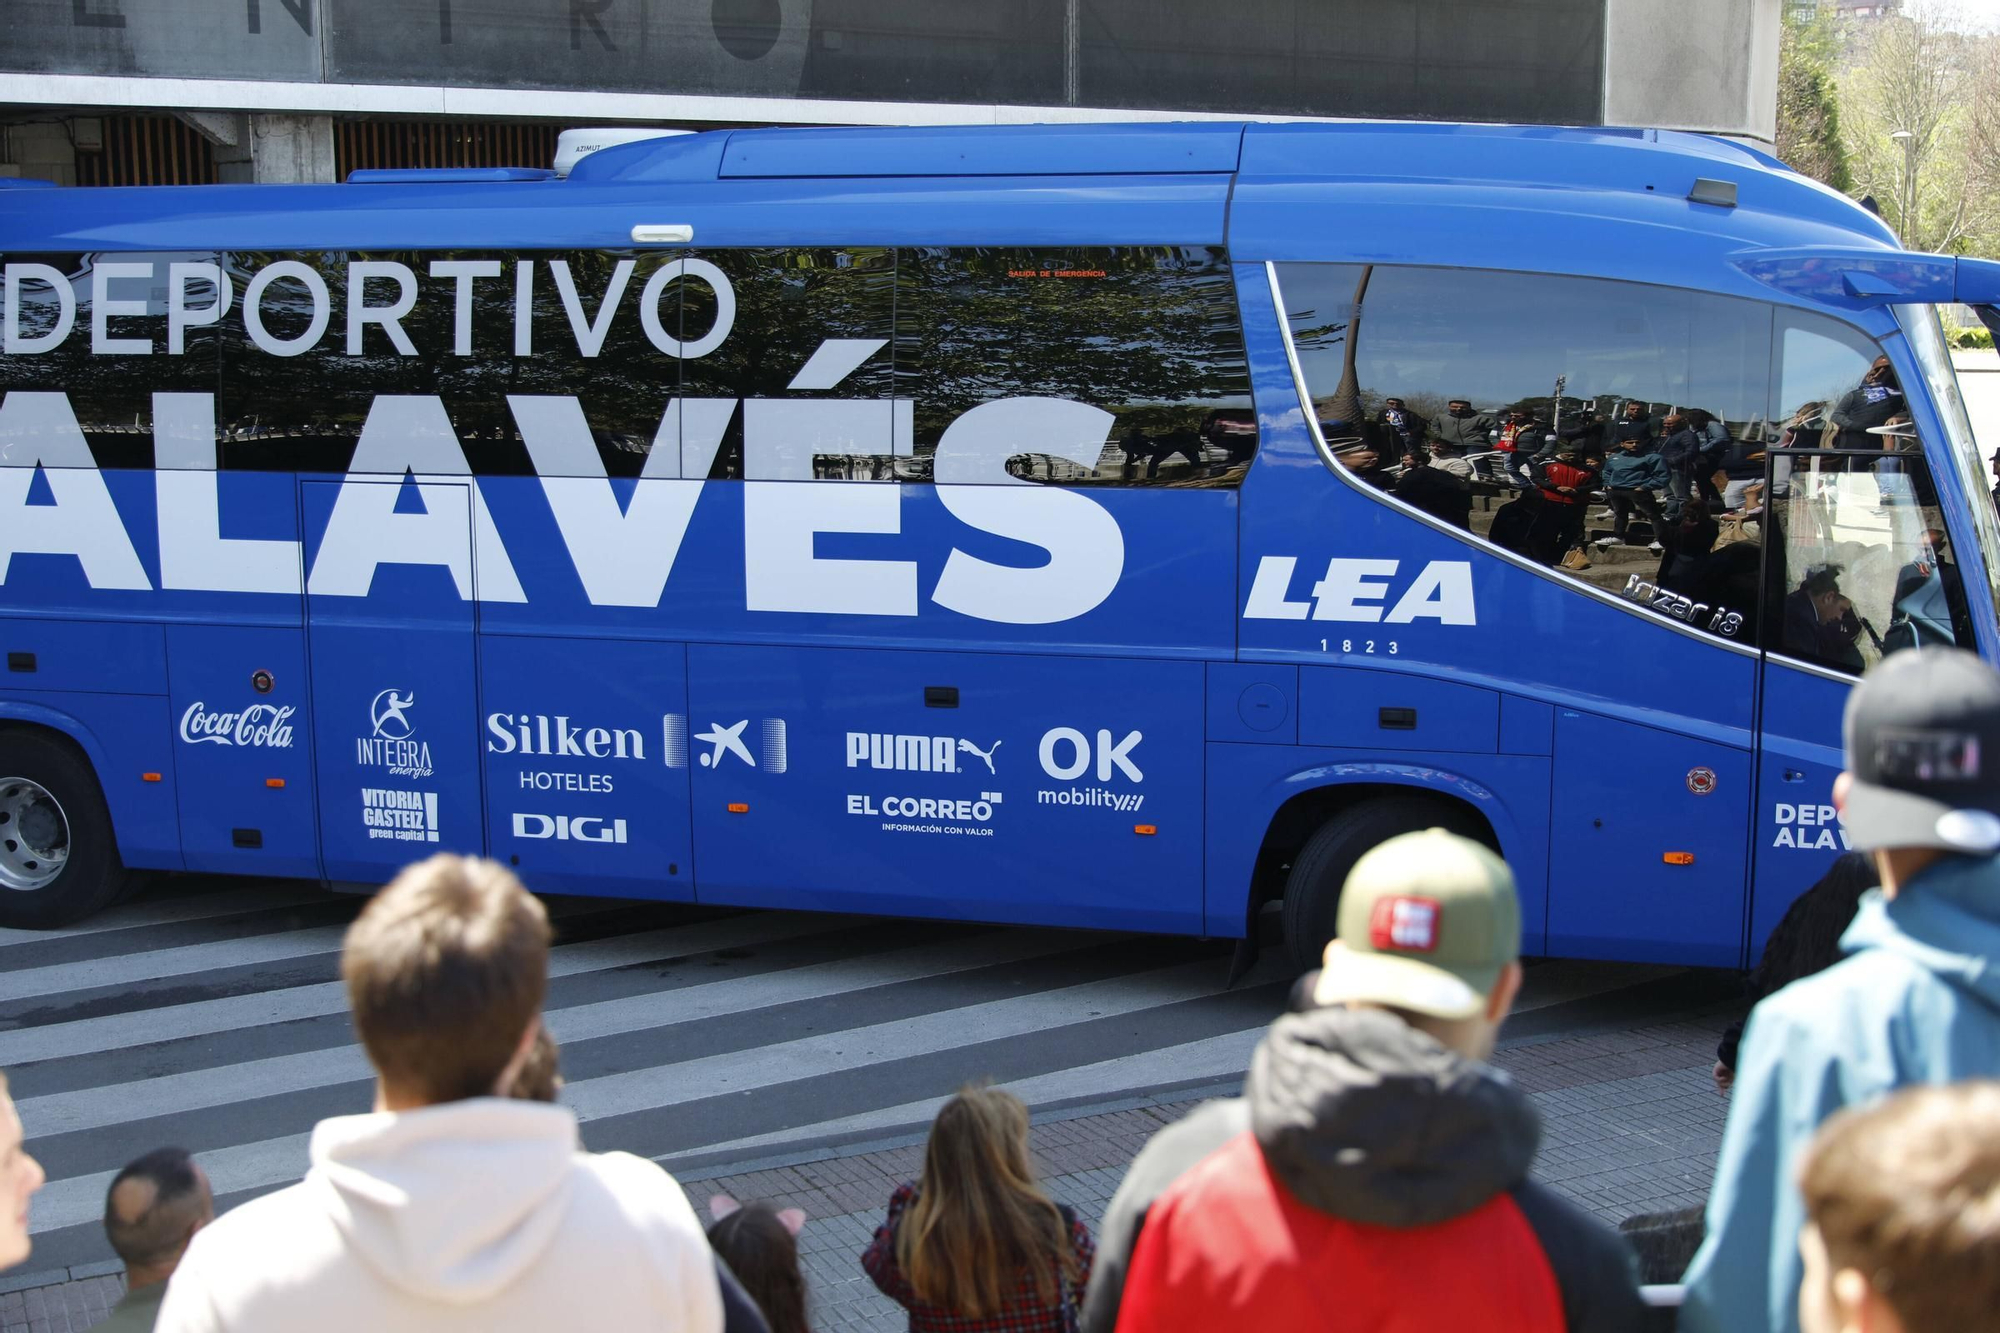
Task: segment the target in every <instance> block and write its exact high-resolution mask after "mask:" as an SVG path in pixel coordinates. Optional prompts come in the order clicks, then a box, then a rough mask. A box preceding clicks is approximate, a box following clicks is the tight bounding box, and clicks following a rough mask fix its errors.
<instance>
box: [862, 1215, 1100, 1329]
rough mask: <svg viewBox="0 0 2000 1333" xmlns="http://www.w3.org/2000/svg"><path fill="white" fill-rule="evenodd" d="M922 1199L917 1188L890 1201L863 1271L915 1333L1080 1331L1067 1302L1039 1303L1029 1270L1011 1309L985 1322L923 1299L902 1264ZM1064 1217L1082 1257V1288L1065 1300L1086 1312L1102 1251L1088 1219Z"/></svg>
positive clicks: (864, 1258)
mask: <svg viewBox="0 0 2000 1333" xmlns="http://www.w3.org/2000/svg"><path fill="white" fill-rule="evenodd" d="M916 1197H917V1187H916V1186H915V1185H900V1186H898V1187H897V1188H896V1192H895V1193H894V1194H892V1195H891V1196H889V1216H888V1219H887V1220H886V1221H884V1222H883V1223H882V1225H881V1226H879V1227H877V1228H876V1229H875V1240H874V1242H873V1243H872V1244H870V1245H869V1247H868V1248H867V1249H866V1250H863V1251H862V1252H861V1267H862V1270H863V1271H864V1272H866V1273H867V1274H868V1276H869V1277H871V1278H873V1279H874V1281H875V1285H876V1286H877V1287H880V1288H881V1289H882V1294H883V1295H885V1296H887V1297H888V1298H889V1299H890V1300H893V1301H894V1302H896V1304H898V1305H900V1306H902V1307H903V1308H904V1309H905V1310H908V1311H909V1312H910V1333H1064V1330H1065V1329H1068V1328H1073V1327H1074V1326H1075V1325H1074V1324H1073V1323H1072V1322H1070V1321H1069V1320H1066V1319H1065V1318H1064V1310H1063V1299H1062V1298H1058V1300H1057V1302H1056V1303H1055V1304H1053V1305H1043V1304H1041V1303H1039V1302H1038V1301H1037V1300H1036V1299H1035V1284H1034V1281H1033V1279H1032V1278H1031V1277H1030V1275H1029V1272H1028V1270H1027V1269H1026V1268H1025V1267H1024V1268H1022V1269H1021V1272H1020V1275H1019V1276H1018V1277H1017V1278H1016V1279H1015V1282H1014V1294H1013V1296H1012V1297H1010V1298H1009V1299H1008V1301H1007V1305H1006V1308H1005V1309H1003V1310H1001V1311H1000V1312H999V1313H998V1314H993V1315H988V1316H987V1317H986V1318H984V1319H967V1318H965V1317H964V1316H962V1315H956V1314H953V1313H952V1312H951V1311H949V1310H945V1309H941V1308H940V1307H938V1306H935V1305H932V1304H931V1303H930V1302H928V1301H925V1300H923V1299H921V1298H920V1297H919V1296H918V1295H917V1293H916V1290H915V1289H914V1288H913V1287H911V1286H910V1280H909V1279H908V1278H907V1277H905V1276H903V1269H902V1266H901V1265H900V1264H898V1263H897V1262H896V1227H897V1225H898V1224H899V1223H901V1221H902V1220H903V1213H904V1211H905V1210H906V1209H908V1208H909V1206H910V1202H911V1200H913V1199H915V1198H916ZM1062 1211H1063V1216H1064V1217H1065V1218H1067V1219H1068V1220H1069V1224H1070V1228H1069V1243H1070V1248H1071V1249H1072V1250H1073V1251H1074V1252H1075V1254H1076V1270H1077V1276H1076V1282H1075V1283H1074V1284H1072V1285H1070V1287H1069V1289H1068V1291H1067V1292H1066V1293H1064V1295H1065V1296H1066V1297H1067V1299H1068V1301H1069V1302H1070V1303H1071V1304H1073V1305H1076V1306H1080V1305H1082V1303H1083V1289H1084V1287H1085V1286H1087V1285H1088V1284H1089V1282H1090V1262H1091V1260H1092V1259H1093V1258H1094V1257H1095V1256H1096V1254H1097V1247H1096V1246H1095V1245H1093V1244H1092V1243H1091V1240H1090V1229H1089V1228H1088V1227H1086V1226H1084V1224H1083V1221H1082V1219H1081V1218H1079V1217H1077V1216H1076V1215H1075V1214H1074V1213H1072V1212H1071V1211H1070V1210H1069V1209H1067V1208H1065V1209H1063V1210H1062Z"/></svg>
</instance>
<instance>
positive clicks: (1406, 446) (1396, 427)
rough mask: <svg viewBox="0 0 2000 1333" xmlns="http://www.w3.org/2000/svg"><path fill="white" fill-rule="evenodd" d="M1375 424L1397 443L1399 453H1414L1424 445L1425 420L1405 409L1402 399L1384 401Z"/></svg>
mask: <svg viewBox="0 0 2000 1333" xmlns="http://www.w3.org/2000/svg"><path fill="white" fill-rule="evenodd" d="M1375 423H1376V424H1377V425H1378V426H1380V427H1381V428H1382V429H1383V431H1384V432H1386V433H1387V434H1388V435H1389V436H1390V438H1391V439H1393V440H1394V441H1395V444H1396V451H1397V452H1398V453H1405V454H1407V453H1413V452H1415V451H1417V450H1418V449H1420V448H1421V447H1422V445H1423V439H1424V430H1425V422H1424V419H1423V418H1422V417H1420V416H1418V415H1417V414H1416V413H1415V412H1412V411H1410V409H1409V408H1407V407H1405V406H1404V405H1403V400H1402V399H1400V398H1385V399H1383V400H1382V410H1381V412H1380V413H1378V414H1377V415H1376V418H1375Z"/></svg>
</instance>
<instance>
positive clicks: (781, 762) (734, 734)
mask: <svg viewBox="0 0 2000 1333" xmlns="http://www.w3.org/2000/svg"><path fill="white" fill-rule="evenodd" d="M753 720H755V719H752V718H747V717H746V718H743V719H741V720H740V721H736V722H729V723H723V722H711V723H709V724H708V730H707V731H697V732H696V733H695V734H694V739H695V740H696V741H698V742H699V743H701V744H703V745H706V746H707V747H708V753H707V754H704V755H702V756H701V757H700V761H701V766H702V767H703V768H709V769H719V768H721V767H722V766H723V763H724V761H725V760H738V761H741V762H742V763H744V764H747V765H748V766H749V767H751V768H761V769H763V770H764V771H765V772H766V773H783V772H784V771H785V770H786V769H787V768H789V767H790V766H791V754H790V750H789V748H788V744H789V743H788V741H787V739H786V734H787V733H786V727H785V719H783V718H781V717H767V718H764V719H762V720H761V721H760V722H759V725H758V733H757V736H758V752H757V753H756V754H754V755H753V754H751V753H750V743H749V741H748V740H747V739H746V738H745V736H744V734H743V733H744V732H745V731H747V730H749V727H750V723H751V722H752V721H753ZM730 766H731V767H734V764H731V765H730Z"/></svg>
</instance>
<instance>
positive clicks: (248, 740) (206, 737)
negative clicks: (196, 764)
mask: <svg viewBox="0 0 2000 1333" xmlns="http://www.w3.org/2000/svg"><path fill="white" fill-rule="evenodd" d="M297 711H298V709H296V708H294V707H292V706H291V705H289V704H288V705H286V706H285V707H283V708H280V707H278V706H277V705H276V704H251V705H250V706H249V707H248V708H246V709H244V710H243V711H242V712H240V713H211V712H209V711H208V706H207V705H206V704H203V703H200V702H195V703H192V704H189V705H188V710H187V711H186V712H185V713H182V714H181V739H182V740H184V741H186V742H187V743H188V744H190V745H259V746H264V747H266V748H269V749H274V750H289V749H291V748H292V724H291V716H292V714H293V713H295V712H297Z"/></svg>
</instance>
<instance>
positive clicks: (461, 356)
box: [156, 250, 700, 477]
mask: <svg viewBox="0 0 2000 1333" xmlns="http://www.w3.org/2000/svg"><path fill="white" fill-rule="evenodd" d="M685 259H686V257H685V256H683V255H679V254H675V255H668V254H662V253H655V252H647V253H639V252H629V253H628V252H620V251H606V250H573V251H535V252H520V253H505V254H501V253H493V252H472V251H425V252H415V251H403V252H365V253H364V252H319V251H309V252H308V251H298V252H247V251H238V252H232V253H227V254H225V255H223V257H222V270H223V274H224V278H225V280H226V282H227V283H228V285H229V287H230V289H231V293H232V299H231V301H230V304H229V307H228V310H227V312H226V313H225V314H224V316H223V317H222V319H221V321H220V323H219V325H218V328H219V332H220V342H221V344H222V348H221V357H222V365H221V369H220V375H219V377H218V378H214V379H212V380H211V382H210V383H209V384H207V385H204V386H203V387H204V388H213V390H214V391H215V393H216V417H217V429H218V432H219V433H220V435H221V451H222V466H223V467H225V468H228V469H232V470H241V469H248V470H257V471H296V472H341V471H345V470H346V469H347V467H348V464H349V461H350V460H351V459H352V457H353V455H354V450H355V441H356V440H357V438H358V437H359V436H360V434H361V430H362V427H363V426H364V425H365V424H366V422H367V419H368V414H369V412H370V411H371V409H373V408H375V407H376V406H377V401H378V399H379V398H385V397H394V396H397V395H421V396H434V397H436V398H437V399H439V400H440V401H441V402H442V403H443V405H444V409H445V412H446V414H447V416H448V418H449V419H450V422H451V426H452V431H453V434H454V435H455V436H456V438H457V441H458V444H459V445H460V446H461V447H462V448H463V450H464V455H465V459H466V461H467V463H468V464H470V466H471V468H472V470H473V471H474V472H476V473H478V474H480V475H483V476H496V475H497V476H530V475H534V473H535V472H536V468H535V466H534V464H533V463H532V462H531V460H530V458H529V454H528V450H527V448H526V446H525V444H524V443H523V442H522V439H521V435H520V428H519V425H518V423H517V422H516V421H515V419H514V415H513V412H512V411H511V410H510V408H509V407H508V403H507V399H508V397H509V396H510V395H524V396H530V397H533V396H563V397H573V398H575V399H577V401H578V403H579V405H580V406H581V408H582V410H583V413H584V417H585V419H586V421H587V422H588V423H589V427H590V434H591V438H592V441H593V443H594V444H595V446H596V451H597V455H598V462H599V464H600V465H601V468H602V473H603V474H604V475H609V476H613V477H635V476H638V475H639V473H640V471H641V469H642V468H643V467H644V466H645V464H646V459H647V455H648V453H649V451H650V450H651V448H652V446H653V443H654V441H655V439H656V438H658V436H659V433H660V427H661V421H662V416H663V414H664V413H665V411H666V408H667V404H668V403H669V402H671V401H672V400H673V399H674V398H675V396H676V395H677V394H678V393H679V392H680V385H681V375H682V370H681V360H680V358H678V357H676V356H675V355H673V354H672V351H671V350H670V347H671V344H670V343H669V344H668V346H662V345H661V344H663V343H668V340H669V339H672V338H676V337H677V336H678V334H679V332H680V329H681V311H680V304H681V297H680V293H681V289H682V288H683V287H685V286H688V285H690V284H688V283H685V282H680V281H671V280H666V279H660V280H658V281H656V279H657V278H658V277H659V274H660V272H661V270H662V269H668V268H671V267H672V266H673V265H674V264H675V262H676V261H684V260H685ZM676 272H678V270H676ZM693 285H695V286H699V285H700V284H699V283H696V284H693ZM156 359H157V358H156Z"/></svg>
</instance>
